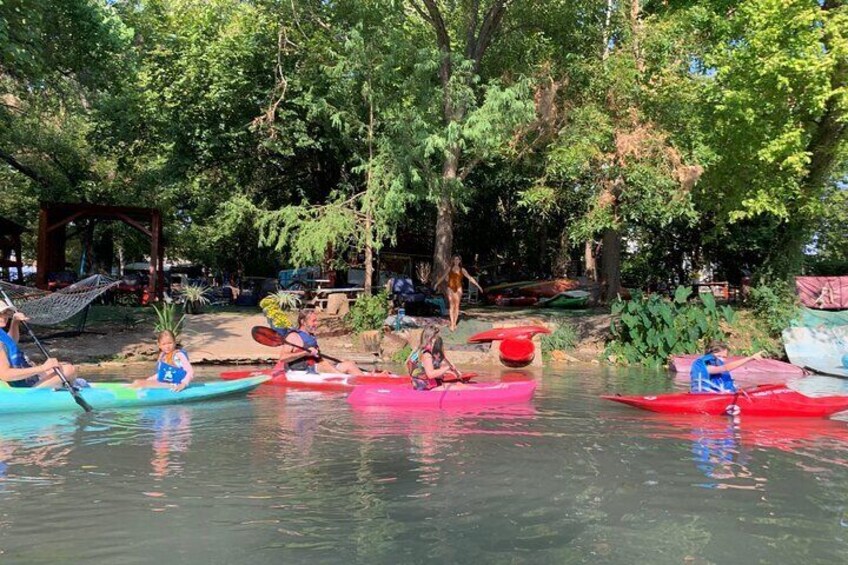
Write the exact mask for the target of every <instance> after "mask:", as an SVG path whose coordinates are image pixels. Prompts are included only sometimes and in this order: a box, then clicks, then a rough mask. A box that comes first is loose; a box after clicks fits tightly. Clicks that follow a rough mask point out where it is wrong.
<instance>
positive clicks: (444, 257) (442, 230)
mask: <svg viewBox="0 0 848 565" xmlns="http://www.w3.org/2000/svg"><path fill="white" fill-rule="evenodd" d="M458 163H459V149H455V150H454V151H451V152H450V153H449V154H448V156H447V157H445V162H444V166H443V168H442V186H441V189H442V193H441V195H440V196H439V202H438V204H437V205H436V244H435V246H434V248H433V271H434V278H435V280H438V279H439V277H441V276H442V275H443V274H445V272H447V270H448V269H449V268H450V263H451V261H450V259H451V253H452V252H453V199H452V198H451V190H452V188H453V187H452V184H453V183H454V182H456V172H457V166H458Z"/></svg>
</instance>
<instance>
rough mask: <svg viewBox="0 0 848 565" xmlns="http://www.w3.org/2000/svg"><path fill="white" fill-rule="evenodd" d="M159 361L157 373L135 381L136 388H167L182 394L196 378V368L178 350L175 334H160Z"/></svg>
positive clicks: (165, 332)
mask: <svg viewBox="0 0 848 565" xmlns="http://www.w3.org/2000/svg"><path fill="white" fill-rule="evenodd" d="M157 341H158V343H159V360H158V361H157V362H156V372H155V373H154V374H153V375H151V376H149V377H147V378H146V379H139V380H136V381H133V383H132V385H131V386H133V387H136V388H155V387H159V388H165V387H168V388H170V389H171V390H173V391H174V392H180V391H181V390H183V389H184V388H185V387H187V386H188V385H189V383H191V379H192V378H194V368H193V367H192V366H191V363H190V362H189V360H188V355H186V353H185V351H183V350H182V349H178V348H177V339H176V336H174V333H173V332H171V331H169V330H165V331H162V332H159V338H158V340H157Z"/></svg>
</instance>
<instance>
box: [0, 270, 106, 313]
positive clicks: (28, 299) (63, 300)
mask: <svg viewBox="0 0 848 565" xmlns="http://www.w3.org/2000/svg"><path fill="white" fill-rule="evenodd" d="M120 282H121V281H119V280H115V279H111V278H109V277H107V276H104V275H92V276H90V277H88V278H85V279H83V280H81V281H79V282H76V283H74V284H72V285H71V286H69V287H66V288H63V289H61V290H57V291H56V292H47V291H44V290H39V289H37V288H31V287H28V286H19V285H16V284H12V283H8V282H5V281H0V286H2V287H3V291H4V292H5V293H6V294H7V295H9V298H10V299H11V300H12V301H13V302H14V303H15V304H16V306H17V308H18V309H19V310H20V311H21V312H23V313H24V314H26V315H27V317H28V318H29V319H30V322H31V323H32V324H34V325H37V326H55V325H57V324H61V323H62V322H64V321H66V320H69V319H70V318H72V317H74V316H75V315H76V314H79V313H80V312H82V311H83V310H84V309H85V308H86V306H88V305H89V304H91V303H92V302H94V301H95V300H96V299H97V297H99V296H100V295H101V294H103V293H104V292H106V291H107V290H109V289H110V288H114V287H115V286H117V285H118V284H119V283H120Z"/></svg>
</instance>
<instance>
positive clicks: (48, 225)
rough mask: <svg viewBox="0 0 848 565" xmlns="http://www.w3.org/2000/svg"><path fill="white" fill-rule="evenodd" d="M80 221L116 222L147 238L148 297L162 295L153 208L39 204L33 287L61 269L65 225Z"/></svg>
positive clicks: (157, 217)
mask: <svg viewBox="0 0 848 565" xmlns="http://www.w3.org/2000/svg"><path fill="white" fill-rule="evenodd" d="M82 219H95V220H101V221H115V220H117V221H120V222H123V223H125V224H127V225H128V226H130V227H132V228H134V229H136V230H138V231H139V232H141V233H142V234H143V235H145V236H146V237H148V238H149V239H150V273H149V274H150V283H149V285H148V291H149V292H150V296H151V297H154V296H156V297H159V298H161V296H162V289H163V287H164V283H165V274H164V272H165V269H164V260H165V259H164V254H165V253H164V243H163V239H162V215H161V213H160V212H159V210H157V209H155V208H139V207H135V206H102V205H97V204H65V203H42V204H41V212H40V215H39V220H38V271H37V274H36V284H37V285H38V287H39V288H47V276H48V274H49V273H52V272H55V271H61V270H63V269H64V268H65V244H66V239H67V226H68V224H70V223H71V222H74V221H77V220H82Z"/></svg>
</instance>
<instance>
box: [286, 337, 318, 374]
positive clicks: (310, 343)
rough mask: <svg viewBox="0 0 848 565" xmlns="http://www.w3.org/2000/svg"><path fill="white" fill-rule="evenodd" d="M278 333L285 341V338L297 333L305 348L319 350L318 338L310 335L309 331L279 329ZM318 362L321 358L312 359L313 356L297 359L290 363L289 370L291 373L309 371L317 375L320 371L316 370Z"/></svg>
mask: <svg viewBox="0 0 848 565" xmlns="http://www.w3.org/2000/svg"><path fill="white" fill-rule="evenodd" d="M277 332H279V333H280V335H282V336H283V339H285V337H286V336H287V335H289V334H292V333H296V334H297V335H299V336H300V339H301V341H303V347H305V348H306V349H309V348H310V347H314V348H315V349H318V338H316V337H315V336H314V335H312V334H311V333H309V332H307V331H304V330H301V329H296V330H290V329H285V330H280V329H278V330H277ZM295 349H296V348H295ZM318 361H320V358H318V359H316V358H315V357H312V356H309V357H301V358H300V359H297V360H295V361H292V362H291V363H289V364H288V369H289V370H290V371H307V372H309V373H317V372H318V370H317V369H316V365H317V364H318Z"/></svg>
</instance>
